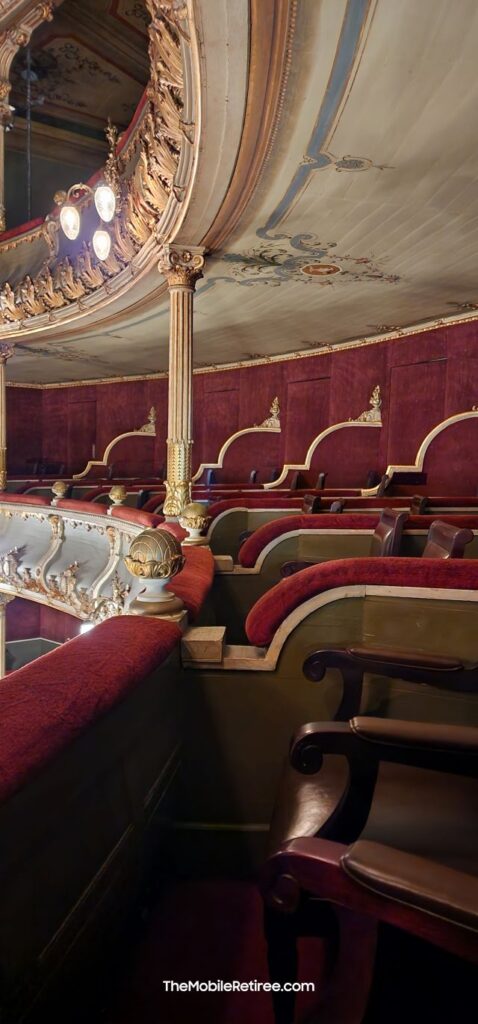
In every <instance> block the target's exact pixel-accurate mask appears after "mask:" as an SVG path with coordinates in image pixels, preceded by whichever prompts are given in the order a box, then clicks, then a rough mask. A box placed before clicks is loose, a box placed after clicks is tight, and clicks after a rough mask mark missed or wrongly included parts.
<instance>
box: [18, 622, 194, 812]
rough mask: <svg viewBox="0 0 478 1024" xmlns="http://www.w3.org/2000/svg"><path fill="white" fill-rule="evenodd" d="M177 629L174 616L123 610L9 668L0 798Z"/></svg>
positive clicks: (120, 694)
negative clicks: (22, 664) (27, 662)
mask: <svg viewBox="0 0 478 1024" xmlns="http://www.w3.org/2000/svg"><path fill="white" fill-rule="evenodd" d="M180 637H181V632H180V630H179V628H178V626H177V625H176V624H175V623H170V622H165V621H164V620H159V619H153V618H140V617H139V616H133V615H122V616H118V617H117V618H114V619H108V620H107V621H106V622H103V623H101V624H100V625H99V626H97V627H96V628H95V629H94V630H91V632H89V633H85V634H83V635H82V636H78V637H75V638H74V639H73V640H69V641H68V643H66V644H64V645H63V646H62V647H59V648H57V649H56V650H55V651H51V652H50V653H49V654H45V655H43V657H41V658H37V660H36V661H34V662H32V663H31V664H30V665H26V666H25V667H24V668H21V669H18V670H17V671H16V672H12V673H10V674H9V675H8V676H7V677H6V678H5V679H4V680H3V681H2V685H1V686H0V800H5V799H6V798H7V797H9V796H11V795H12V793H14V792H15V791H16V790H17V789H19V788H20V787H21V786H22V785H24V783H25V782H27V780H28V779H29V778H30V777H31V776H32V775H34V774H36V773H37V772H38V771H39V770H40V769H41V768H42V767H43V765H45V764H46V763H47V762H48V761H51V760H52V758H54V757H55V755H57V754H58V753H59V752H60V751H61V750H62V749H63V748H64V747H66V746H67V745H68V744H69V743H71V742H72V741H73V740H74V739H75V737H76V736H78V734H79V733H81V732H83V731H84V729H86V728H87V727H88V726H89V725H91V723H92V722H94V721H95V720H96V719H97V718H99V717H100V716H101V715H103V714H104V713H105V712H107V711H109V710H110V708H112V707H113V706H114V705H115V704H117V703H119V701H121V700H123V699H124V698H125V697H126V696H127V694H128V692H129V691H130V690H132V689H134V688H135V687H136V686H138V684H139V683H141V681H142V680H143V679H145V678H146V677H147V676H148V675H149V674H150V673H151V672H152V671H153V670H154V669H155V668H157V667H158V665H161V663H162V662H163V661H164V660H165V658H167V657H168V655H169V654H170V653H171V651H172V650H173V648H174V647H175V645H176V644H177V643H178V641H179V640H180ZM86 767H87V766H85V768H86Z"/></svg>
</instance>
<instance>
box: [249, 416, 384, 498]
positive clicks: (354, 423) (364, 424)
mask: <svg viewBox="0 0 478 1024" xmlns="http://www.w3.org/2000/svg"><path fill="white" fill-rule="evenodd" d="M381 426H382V424H381V421H379V420H375V421H373V422H370V421H366V420H346V421H345V422H343V423H333V424H332V426H330V427H326V429H325V430H322V431H321V433H320V434H317V437H314V440H313V441H312V443H311V444H310V445H309V448H308V450H307V455H306V456H305V461H304V462H300V463H299V462H288V463H286V465H285V466H284V467H283V469H282V473H281V475H280V476H279V477H277V480H271V481H270V482H269V483H266V484H263V487H264V490H266V491H269V490H272V489H273V488H274V487H280V485H281V484H282V483H284V480H285V479H286V477H287V474H288V473H290V471H291V470H304V469H310V465H311V462H312V456H313V454H314V452H315V449H316V448H318V446H319V444H321V443H322V441H325V438H326V437H329V435H330V434H335V432H336V431H338V430H344V428H345V427H350V428H353V427H359V428H361V429H362V430H364V429H368V430H370V429H371V428H372V429H373V428H374V427H375V428H377V427H378V428H380V427H381Z"/></svg>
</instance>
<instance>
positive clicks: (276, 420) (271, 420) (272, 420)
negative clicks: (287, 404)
mask: <svg viewBox="0 0 478 1024" xmlns="http://www.w3.org/2000/svg"><path fill="white" fill-rule="evenodd" d="M259 426H260V427H270V428H273V429H274V430H280V405H279V399H278V398H277V396H276V397H275V398H273V399H272V405H271V407H270V409H269V416H268V417H267V419H265V420H263V422H262V423H260V424H259Z"/></svg>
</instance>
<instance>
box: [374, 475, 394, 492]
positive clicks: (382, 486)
mask: <svg viewBox="0 0 478 1024" xmlns="http://www.w3.org/2000/svg"><path fill="white" fill-rule="evenodd" d="M390 484H391V477H389V476H387V474H386V473H384V474H383V477H382V479H381V481H380V483H379V485H378V490H377V497H379V498H382V497H383V495H384V494H385V492H386V491H387V490H388V488H389V486H390Z"/></svg>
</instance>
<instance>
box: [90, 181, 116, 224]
mask: <svg viewBox="0 0 478 1024" xmlns="http://www.w3.org/2000/svg"><path fill="white" fill-rule="evenodd" d="M95 206H96V209H97V211H98V214H99V216H100V217H101V220H104V221H106V223H107V224H109V222H110V220H113V217H114V215H115V210H116V196H115V194H114V192H113V189H112V188H110V186H109V185H98V188H97V189H95Z"/></svg>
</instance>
